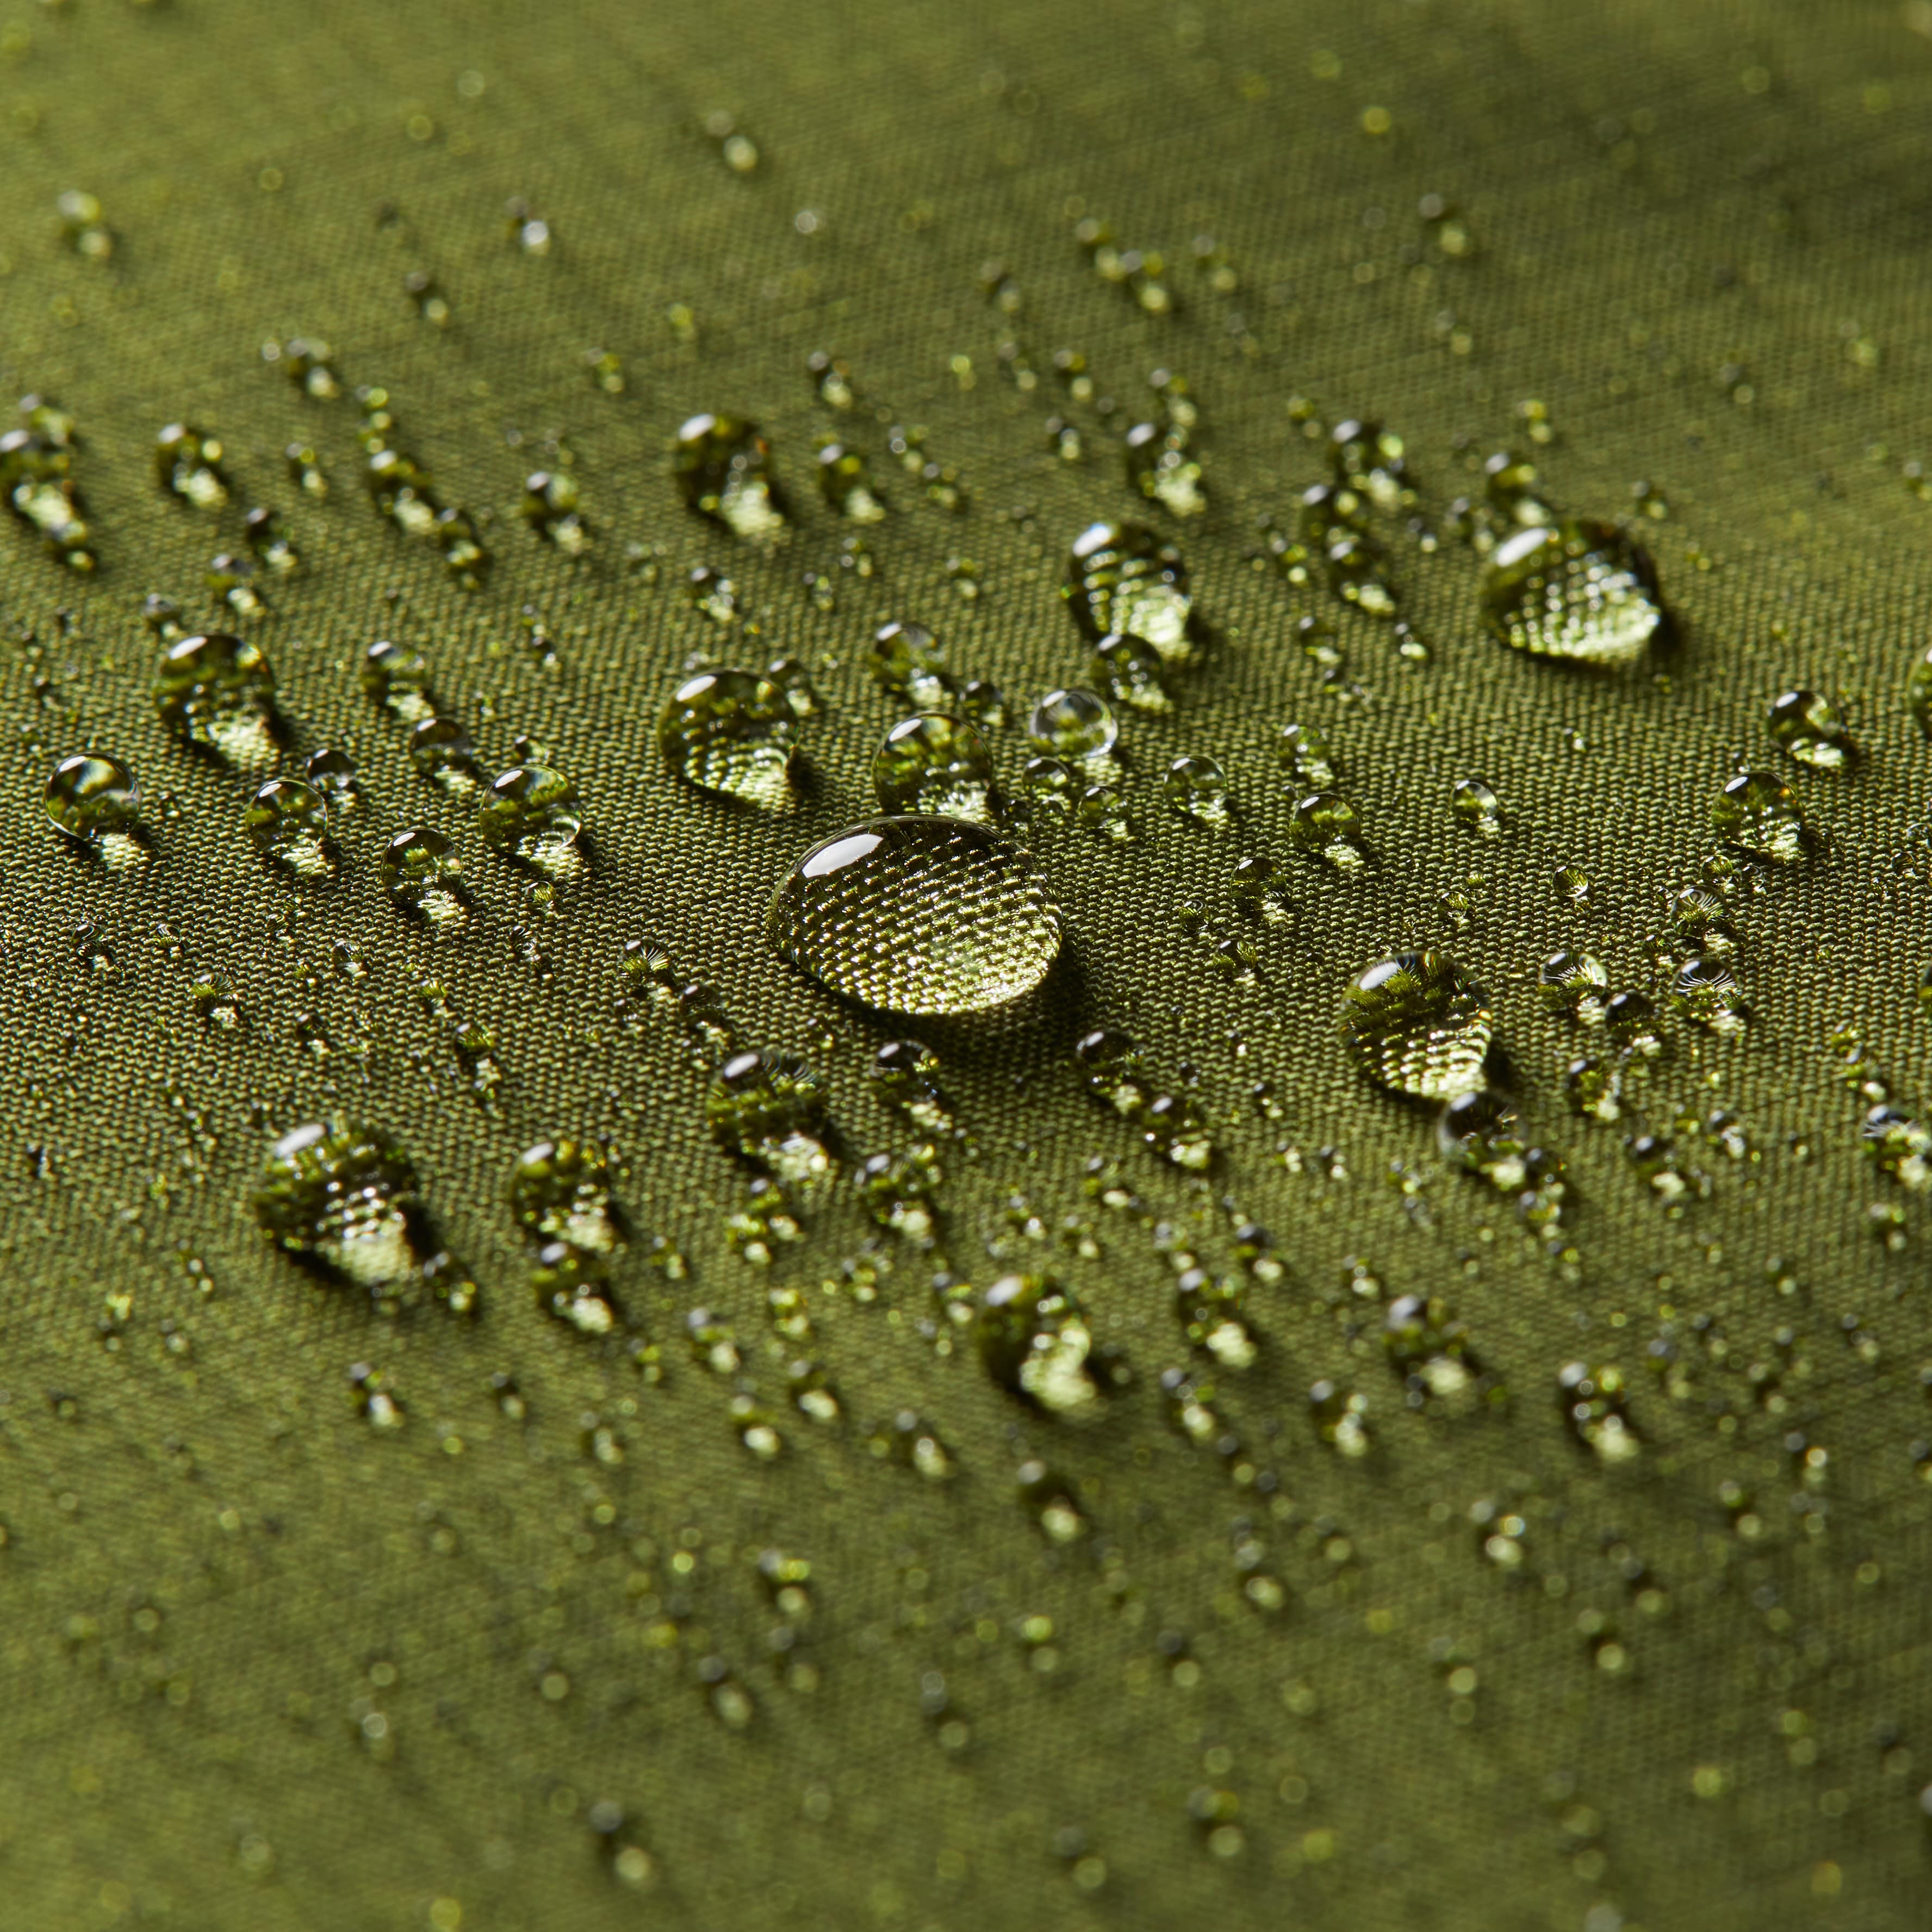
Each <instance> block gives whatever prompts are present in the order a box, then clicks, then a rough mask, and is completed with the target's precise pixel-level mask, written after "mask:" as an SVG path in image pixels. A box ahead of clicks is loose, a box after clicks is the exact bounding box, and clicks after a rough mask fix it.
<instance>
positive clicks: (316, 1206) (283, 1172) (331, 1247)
mask: <svg viewBox="0 0 1932 1932" xmlns="http://www.w3.org/2000/svg"><path fill="white" fill-rule="evenodd" d="M416 1199H417V1189H416V1172H415V1169H413V1168H412V1167H411V1166H410V1161H409V1157H408V1156H407V1155H406V1154H404V1153H403V1152H402V1151H401V1149H400V1148H398V1147H397V1146H396V1145H395V1143H394V1142H392V1141H391V1140H390V1139H389V1137H388V1136H387V1135H386V1134H384V1133H383V1132H382V1131H381V1130H380V1129H378V1128H374V1127H365V1126H364V1125H362V1124H361V1123H359V1122H358V1121H351V1120H347V1119H344V1118H340V1117H338V1118H333V1119H331V1120H329V1121H316V1122H311V1123H310V1124H308V1125H307V1126H305V1127H297V1128H296V1130H295V1131H294V1132H293V1133H289V1134H285V1135H284V1136H282V1138H281V1139H280V1140H278V1141H277V1142H275V1145H273V1146H272V1148H270V1149H269V1156H268V1163H267V1167H266V1172H265V1174H264V1175H263V1184H262V1186H261V1187H260V1190H258V1191H257V1193H256V1195H255V1197H254V1213H255V1218H256V1220H257V1221H258V1222H259V1223H260V1224H261V1226H262V1227H263V1229H264V1230H265V1231H266V1232H267V1234H268V1235H269V1238H270V1239H271V1240H272V1241H275V1244H277V1245H278V1247H283V1248H286V1249H287V1250H290V1252H291V1253H296V1254H303V1255H309V1256H314V1258H315V1259H317V1261H319V1262H320V1263H321V1264H322V1265H323V1266H325V1267H326V1268H331V1269H332V1270H334V1271H335V1272H337V1273H338V1274H341V1275H344V1276H346V1277H347V1278H348V1279H349V1280H351V1281H353V1282H355V1283H357V1284H358V1285H359V1286H362V1287H365V1288H369V1289H374V1288H379V1287H382V1286H385V1285H386V1284H387V1283H391V1282H394V1281H397V1280H401V1278H402V1277H404V1276H405V1275H407V1274H410V1272H411V1271H413V1269H414V1268H416V1265H417V1254H416V1243H415V1240H414V1237H413V1230H412V1228H411V1226H410V1217H411V1215H412V1214H413V1211H414V1210H415V1208H416Z"/></svg>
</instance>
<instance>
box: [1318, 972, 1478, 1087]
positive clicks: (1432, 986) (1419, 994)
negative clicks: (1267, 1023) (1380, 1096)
mask: <svg viewBox="0 0 1932 1932" xmlns="http://www.w3.org/2000/svg"><path fill="white" fill-rule="evenodd" d="M1492 1028H1493V1016H1492V1015H1491V1013H1490V1003H1489V995H1487V993H1485V992H1484V991H1483V989H1481V987H1480V986H1477V985H1476V984H1475V982H1474V981H1472V980H1470V979H1469V977H1468V975H1467V974H1465V973H1464V972H1463V969H1462V968H1461V967H1460V966H1459V965H1457V963H1456V962H1455V961H1454V960H1453V959H1451V958H1450V957H1449V956H1448V954H1446V953H1400V954H1398V955H1397V956H1395V957H1394V959H1383V960H1379V961H1378V962H1376V964H1375V965H1373V966H1370V967H1369V968H1367V969H1366V970H1365V971H1363V972H1361V973H1359V974H1357V975H1356V977H1355V978H1354V979H1353V980H1350V981H1349V986H1348V989H1347V992H1346V1002H1345V1004H1344V1005H1343V1010H1342V1034H1343V1038H1344V1039H1345V1040H1347V1042H1348V1043H1349V1046H1350V1047H1351V1048H1352V1049H1353V1050H1354V1052H1355V1058H1356V1060H1357V1061H1358V1063H1359V1064H1360V1065H1361V1068H1362V1070H1363V1071H1364V1073H1367V1075H1368V1076H1369V1077H1370V1079H1373V1080H1375V1081H1376V1082H1379V1084H1380V1085H1382V1086H1385V1087H1388V1088H1394V1090H1395V1091H1397V1093H1400V1094H1417V1095H1419V1096H1420V1097H1422V1098H1423V1099H1424V1100H1451V1099H1453V1098H1454V1097H1455V1096H1456V1095H1457V1094H1466V1093H1468V1092H1470V1091H1472V1090H1473V1089H1475V1088H1478V1087H1480V1086H1481V1085H1482V1084H1483V1062H1484V1059H1485V1058H1487V1055H1488V1053H1489V1050H1490V1034H1491V1031H1492Z"/></svg>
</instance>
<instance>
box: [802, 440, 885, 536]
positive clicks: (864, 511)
mask: <svg viewBox="0 0 1932 1932" xmlns="http://www.w3.org/2000/svg"><path fill="white" fill-rule="evenodd" d="M818 489H819V493H820V495H821V496H823V498H824V499H825V501H826V504H827V505H829V507H830V508H832V509H833V510H835V511H837V512H838V514H839V515H840V516H841V517H849V518H850V520H851V521H853V523H879V522H881V521H883V519H884V517H885V514H886V506H885V504H884V502H883V501H882V500H881V499H880V496H879V492H878V487H877V484H874V482H873V481H872V469H871V464H870V463H868V462H867V461H866V460H865V457H864V455H862V453H861V452H859V451H858V450H856V449H852V448H850V446H847V444H844V443H840V442H839V441H838V440H837V439H836V438H835V437H827V438H826V440H824V441H823V443H820V445H819V446H818Z"/></svg>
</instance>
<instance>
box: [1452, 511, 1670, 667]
mask: <svg viewBox="0 0 1932 1932" xmlns="http://www.w3.org/2000/svg"><path fill="white" fill-rule="evenodd" d="M1482 604H1483V609H1484V614H1485V615H1486V616H1487V618H1488V619H1489V622H1490V628H1492V629H1493V631H1495V632H1496V635H1497V636H1498V637H1500V638H1502V640H1503V642H1504V643H1506V644H1508V645H1510V646H1512V647H1513V648H1514V649H1517V650H1520V651H1527V652H1529V653H1531V654H1532V655H1534V656H1538V657H1558V658H1572V659H1574V660H1575V661H1577V662H1579V663H1583V664H1628V663H1629V662H1630V661H1631V660H1632V659H1633V658H1635V657H1636V656H1637V655H1638V653H1639V652H1641V651H1642V650H1643V647H1644V646H1645V645H1646V643H1649V641H1650V638H1651V635H1652V633H1653V632H1654V631H1655V630H1656V628H1657V627H1658V625H1659V623H1661V622H1662V621H1663V616H1664V608H1663V605H1662V604H1661V601H1660V600H1659V598H1658V589H1657V577H1656V573H1655V571H1654V570H1653V569H1652V566H1651V562H1650V559H1649V557H1648V556H1646V554H1645V553H1644V552H1643V550H1640V549H1639V548H1638V547H1637V545H1636V544H1634V543H1632V542H1631V541H1630V539H1629V538H1628V537H1626V536H1625V535H1623V534H1622V532H1621V531H1619V530H1618V529H1616V527H1615V526H1613V525H1612V524H1609V523H1594V522H1591V521H1589V520H1584V519H1581V518H1576V519H1570V520H1565V521H1564V522H1562V523H1558V524H1556V525H1555V526H1549V525H1541V524H1539V525H1532V526H1531V527H1530V528H1529V529H1522V530H1518V531H1517V532H1516V533H1515V534H1514V535H1512V536H1511V537H1509V538H1507V539H1506V540H1505V541H1504V542H1502V543H1501V544H1498V545H1497V547H1496V550H1495V551H1494V553H1493V554H1492V555H1491V556H1490V559H1489V562H1488V563H1487V565H1486V566H1485V568H1484V572H1483V582H1482Z"/></svg>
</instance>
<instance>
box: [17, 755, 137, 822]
mask: <svg viewBox="0 0 1932 1932" xmlns="http://www.w3.org/2000/svg"><path fill="white" fill-rule="evenodd" d="M41 797H42V802H43V804H44V805H45V807H46V814H47V820H48V823H50V824H51V825H52V826H53V828H54V829H55V831H57V832H65V834H66V835H67V836H68V838H71V839H74V841H76V842H77V843H78V844H83V845H91V844H94V843H95V841H97V840H98V839H100V838H103V837H104V836H106V835H108V834H110V833H114V832H127V830H128V829H130V827H131V826H133V825H134V823H136V820H137V817H138V816H139V811H140V807H141V787H140V782H139V780H138V779H136V777H135V776H134V774H133V772H132V771H131V770H130V769H129V768H128V767H127V766H126V765H124V764H123V763H121V760H119V759H118V758H110V757H107V755H106V754H104V753H101V752H98V751H93V752H89V753H87V754H86V755H84V756H83V757H77V758H63V759H62V760H61V761H60V763H58V764H57V765H56V766H55V767H54V768H53V770H52V772H50V773H49V775H48V778H47V782H46V788H45V790H43V793H42V794H41Z"/></svg>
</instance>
